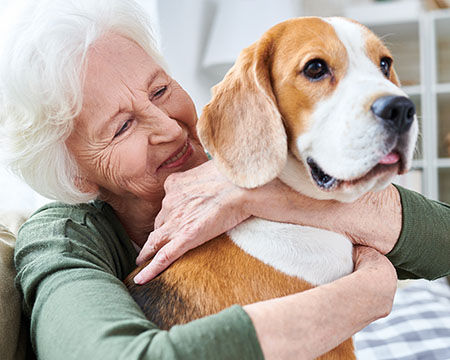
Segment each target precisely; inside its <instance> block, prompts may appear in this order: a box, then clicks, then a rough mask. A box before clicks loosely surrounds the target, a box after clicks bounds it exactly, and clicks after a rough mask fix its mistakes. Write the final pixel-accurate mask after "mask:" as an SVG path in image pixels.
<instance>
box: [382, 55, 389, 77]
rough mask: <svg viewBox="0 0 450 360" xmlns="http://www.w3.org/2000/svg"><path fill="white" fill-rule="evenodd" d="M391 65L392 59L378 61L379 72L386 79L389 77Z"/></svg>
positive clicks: (386, 58)
mask: <svg viewBox="0 0 450 360" xmlns="http://www.w3.org/2000/svg"><path fill="white" fill-rule="evenodd" d="M391 65H392V59H391V58H389V57H387V56H385V57H382V58H381V60H380V70H381V72H382V73H383V75H384V76H386V77H387V78H388V79H389V77H390V76H391Z"/></svg>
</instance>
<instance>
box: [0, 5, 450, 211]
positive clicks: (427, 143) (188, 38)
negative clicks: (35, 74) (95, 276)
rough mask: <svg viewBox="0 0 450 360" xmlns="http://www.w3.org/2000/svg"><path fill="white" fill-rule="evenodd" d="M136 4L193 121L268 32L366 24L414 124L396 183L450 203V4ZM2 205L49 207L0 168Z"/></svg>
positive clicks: (3, 7) (0, 7)
mask: <svg viewBox="0 0 450 360" xmlns="http://www.w3.org/2000/svg"><path fill="white" fill-rule="evenodd" d="M139 3H141V4H142V5H143V6H144V7H145V9H146V11H147V12H148V16H149V17H150V18H151V19H152V22H153V24H154V30H155V34H156V38H157V39H158V42H159V44H160V48H161V50H162V53H163V55H164V56H165V58H166V60H167V62H168V64H169V70H170V72H171V75H172V76H173V77H174V78H175V79H176V80H177V81H178V82H179V83H180V84H181V85H182V86H183V87H184V88H185V89H186V90H187V92H188V93H189V94H190V95H191V97H192V98H193V100H194V102H195V104H196V107H197V111H198V113H199V114H200V113H201V110H202V108H203V106H204V105H205V104H206V103H207V102H208V101H209V99H210V89H211V87H212V86H213V85H214V84H216V83H217V82H219V81H220V80H221V79H222V78H223V76H224V75H225V73H226V71H227V70H228V69H229V68H230V67H231V66H232V64H233V63H234V61H235V59H236V58H237V56H238V54H239V52H240V50H242V49H243V48H244V47H247V46H248V45H250V44H251V43H252V42H254V41H255V40H256V39H258V38H259V37H260V35H261V34H262V33H263V32H264V31H265V30H267V29H268V28H269V27H270V26H272V25H274V24H276V23H278V22H280V21H283V20H285V19H288V18H291V17H297V16H311V15H317V16H346V17H350V18H353V19H355V20H358V21H360V22H361V23H363V24H365V25H367V26H368V27H370V28H371V29H372V30H373V31H374V32H375V33H377V34H378V35H379V36H381V37H382V38H383V39H384V41H385V42H386V43H387V45H388V47H389V48H390V49H391V51H392V52H393V54H394V58H395V66H396V69H397V72H398V74H399V76H400V79H401V81H402V84H403V86H404V88H405V90H406V92H407V93H408V94H409V95H410V96H411V98H412V99H413V101H414V103H415V104H416V107H417V110H418V115H419V119H420V131H421V135H420V140H419V142H418V144H417V149H416V154H415V160H414V166H413V169H412V170H411V172H410V173H409V174H407V175H405V176H402V177H399V178H397V179H396V182H397V183H399V184H401V185H403V186H405V187H408V188H411V189H413V190H415V191H418V192H421V193H423V194H424V195H426V196H427V197H429V198H432V199H439V200H442V201H445V202H450V9H449V7H450V0H385V1H374V0H276V1H275V0H139ZM13 4H14V0H0V15H1V14H4V13H5V10H6V9H7V8H8V7H10V6H12V5H13ZM5 21H7V19H4V18H3V20H2V22H3V23H4V22H5ZM0 31H1V28H0ZM0 36H1V33H0ZM0 131H1V129H0ZM0 151H1V149H0ZM0 199H1V201H0V212H1V211H5V210H8V211H11V210H18V211H24V212H30V211H33V210H35V209H36V208H37V207H38V206H40V205H41V204H43V203H45V202H46V201H48V200H47V199H44V198H42V197H41V196H39V195H38V194H36V193H34V192H33V191H32V190H31V189H29V188H28V187H27V186H26V185H25V184H23V183H22V182H21V181H20V180H18V179H16V178H15V177H14V176H13V175H11V174H9V173H8V172H7V171H6V170H5V169H4V168H2V167H0Z"/></svg>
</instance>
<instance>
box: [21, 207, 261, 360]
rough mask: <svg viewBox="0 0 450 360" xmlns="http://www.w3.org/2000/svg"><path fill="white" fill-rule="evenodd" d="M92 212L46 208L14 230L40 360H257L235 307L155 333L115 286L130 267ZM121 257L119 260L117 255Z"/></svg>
mask: <svg viewBox="0 0 450 360" xmlns="http://www.w3.org/2000/svg"><path fill="white" fill-rule="evenodd" d="M114 234H115V233H114V231H113V230H112V227H111V226H108V222H107V221H106V220H105V219H104V218H103V215H102V214H101V213H100V212H99V211H98V210H96V209H95V208H94V207H93V206H90V205H83V206H81V207H80V206H78V207H74V206H72V207H70V206H67V205H64V206H62V205H61V206H49V207H46V208H44V209H42V210H40V211H39V212H38V213H36V214H34V215H33V216H32V217H31V219H30V220H29V221H28V222H27V223H26V224H25V225H24V226H23V227H22V228H21V230H20V233H19V237H18V241H17V246H16V252H15V264H16V268H17V271H18V274H17V278H16V282H17V285H18V287H19V289H20V290H21V291H22V292H23V296H24V309H25V312H26V313H27V314H28V315H29V316H30V317H31V338H32V343H33V347H34V350H35V352H36V354H37V356H38V358H40V359H55V360H56V359H58V360H59V359H231V358H233V359H234V358H236V359H237V358H239V359H260V358H262V357H263V356H262V352H261V348H260V346H259V343H258V340H257V337H256V332H255V329H254V327H253V324H252V322H251V320H250V318H249V317H248V315H247V314H246V312H245V311H244V310H243V309H242V308H241V307H240V306H233V307H231V308H228V309H226V310H224V311H222V312H220V313H218V314H216V315H213V316H209V317H205V318H203V319H199V320H196V321H193V322H191V323H188V324H185V325H180V326H174V327H173V328H172V329H170V330H169V331H163V330H160V329H158V328H157V327H156V326H155V325H154V324H153V323H151V322H149V321H148V320H147V319H146V318H145V316H144V315H143V313H142V311H141V310H140V308H139V307H138V306H137V305H136V303H135V302H134V301H133V299H132V298H131V296H130V295H129V294H128V291H127V289H126V288H125V286H124V285H123V283H122V281H121V280H120V279H122V278H123V277H124V276H126V275H127V273H128V271H129V267H131V266H132V262H131V261H129V259H130V258H132V259H134V257H135V255H134V257H133V256H127V255H126V252H127V251H129V249H132V248H131V244H128V245H129V246H130V247H127V246H124V245H123V244H121V242H120V240H119V239H118V238H117V236H115V235H114ZM124 254H125V255H124Z"/></svg>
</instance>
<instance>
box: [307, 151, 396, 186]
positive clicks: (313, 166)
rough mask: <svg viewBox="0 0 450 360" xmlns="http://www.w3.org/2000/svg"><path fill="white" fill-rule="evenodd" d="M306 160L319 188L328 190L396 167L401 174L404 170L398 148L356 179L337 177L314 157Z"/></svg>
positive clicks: (354, 182) (363, 179) (355, 182)
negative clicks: (322, 166) (324, 168)
mask: <svg viewBox="0 0 450 360" xmlns="http://www.w3.org/2000/svg"><path fill="white" fill-rule="evenodd" d="M306 162H307V164H308V166H309V169H310V172H311V177H312V178H313V180H314V182H315V183H316V184H317V186H318V187H319V188H321V189H322V190H326V191H332V190H335V189H336V188H338V187H339V186H340V185H344V184H347V185H355V184H357V183H360V182H363V181H366V180H369V179H370V178H372V177H374V176H379V175H381V174H384V173H386V172H392V171H393V170H395V169H397V172H398V173H399V174H400V173H403V172H404V161H403V157H402V155H401V154H400V153H399V152H398V151H397V150H393V151H391V152H390V153H389V154H387V155H385V156H384V157H383V158H382V159H380V161H379V162H378V164H377V165H375V166H374V167H373V168H372V169H371V170H369V171H368V172H366V173H365V174H364V175H362V176H360V177H358V178H354V179H337V178H335V177H334V176H332V175H330V174H327V173H326V172H325V171H324V170H323V169H322V168H321V167H320V166H319V165H318V164H317V163H316V162H315V161H314V159H313V158H312V157H308V158H307V159H306Z"/></svg>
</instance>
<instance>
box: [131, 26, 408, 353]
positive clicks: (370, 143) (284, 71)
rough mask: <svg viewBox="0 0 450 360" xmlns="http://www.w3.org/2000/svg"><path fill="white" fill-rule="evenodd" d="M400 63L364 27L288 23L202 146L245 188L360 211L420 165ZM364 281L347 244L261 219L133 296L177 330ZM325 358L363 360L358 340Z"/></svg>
mask: <svg viewBox="0 0 450 360" xmlns="http://www.w3.org/2000/svg"><path fill="white" fill-rule="evenodd" d="M391 62H392V59H391V56H390V53H389V51H388V50H387V49H386V48H385V47H384V45H383V44H382V43H381V41H380V40H379V39H378V38H377V37H376V36H375V35H373V34H372V33H371V32H370V31H369V30H368V29H366V28H365V27H363V26H362V25H359V24H357V23H355V22H353V21H350V20H345V19H341V18H329V19H320V18H299V19H292V20H288V21H286V22H284V23H281V24H279V25H277V26H275V27H273V28H272V29H270V30H269V31H268V32H267V33H265V34H264V35H263V37H262V38H261V39H260V40H259V41H258V42H256V43H255V44H253V45H252V46H250V47H249V48H247V49H245V50H244V51H243V52H242V54H241V55H240V57H239V59H238V61H237V63H236V64H235V66H234V67H233V68H232V69H231V70H230V72H229V73H228V74H227V76H226V77H225V79H224V80H223V81H222V83H220V84H219V85H217V86H216V87H215V88H214V97H213V99H212V101H211V103H210V104H208V105H207V106H206V107H205V109H204V112H203V114H202V117H201V118H200V120H199V124H198V131H199V136H200V138H201V140H202V142H203V144H204V145H205V147H206V148H207V149H208V151H209V152H210V153H211V154H212V155H213V157H214V161H215V162H216V165H217V166H218V168H219V169H220V170H221V172H223V173H224V174H225V175H226V176H227V177H228V178H229V179H230V180H231V181H233V182H234V183H236V184H237V185H239V186H242V187H249V188H251V187H256V186H260V185H263V184H265V183H267V182H269V181H271V180H272V179H274V178H275V177H279V178H280V179H281V180H282V181H283V182H285V183H286V184H287V185H289V186H290V187H292V188H293V189H294V190H296V191H299V192H301V193H303V194H306V195H308V196H310V197H314V198H317V199H335V200H339V201H347V202H349V201H353V200H355V199H357V198H358V197H360V196H361V195H362V194H364V193H366V192H367V191H372V190H378V189H382V188H383V187H385V186H386V185H387V184H388V183H389V182H390V180H391V179H392V177H393V176H394V175H396V174H397V173H404V172H405V171H407V169H408V168H409V167H410V164H411V158H412V153H413V150H414V143H415V139H416V137H417V121H415V115H414V106H413V105H412V103H411V102H410V101H409V100H407V98H406V96H405V94H404V93H403V91H402V90H401V89H400V88H399V87H398V86H399V83H398V79H397V77H396V75H395V72H394V70H393V69H392V68H391ZM330 174H332V175H330ZM268 206H270V204H268ZM352 270H353V261H352V244H351V242H350V241H349V240H348V239H347V238H345V237H344V236H342V235H339V234H336V233H332V232H328V231H324V230H319V229H314V228H309V227H303V226H298V225H291V224H281V223H274V222H270V221H266V220H262V219H257V218H251V219H249V220H247V221H246V222H244V223H242V224H240V225H239V226H237V227H236V228H234V229H233V230H231V231H230V232H228V233H227V234H224V235H222V236H220V237H218V238H216V239H214V240H212V241H210V242H208V243H206V244H204V245H203V246H201V247H199V248H197V249H194V250H192V251H190V252H188V253H187V254H185V255H184V256H183V257H182V258H181V259H180V260H178V261H177V262H176V263H175V264H173V265H172V266H171V267H170V268H169V269H168V270H166V271H165V272H164V273H162V274H161V275H160V276H159V277H157V278H156V279H155V280H153V281H151V282H150V283H149V284H147V285H144V286H139V287H137V286H135V285H134V284H133V283H132V278H133V275H134V273H133V274H131V275H130V276H129V277H128V281H127V285H128V286H129V289H130V292H131V293H132V295H133V296H134V298H135V300H136V301H137V302H138V303H139V305H140V306H141V307H142V309H143V310H144V312H145V314H146V315H147V317H148V318H149V319H150V320H152V321H153V322H155V323H156V324H157V325H159V326H160V327H161V328H165V329H167V328H170V327H171V326H172V325H174V324H180V323H185V322H188V321H190V320H193V319H196V318H199V317H202V316H205V315H208V314H213V313H216V312H218V311H220V310H222V309H224V308H226V307H228V306H230V305H232V304H248V303H253V302H256V301H261V300H265V299H269V298H274V297H280V296H284V295H288V294H292V293H296V292H300V291H304V290H307V289H309V288H311V287H313V286H317V285H321V284H325V283H327V282H330V281H333V280H335V279H337V278H339V277H342V276H344V275H346V274H349V273H350V272H352ZM323 358H327V359H351V358H354V355H353V345H352V342H351V339H350V340H348V341H346V342H345V343H343V344H342V345H340V346H339V347H337V348H336V349H334V350H333V351H332V352H330V353H328V354H326V355H324V357H323Z"/></svg>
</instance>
